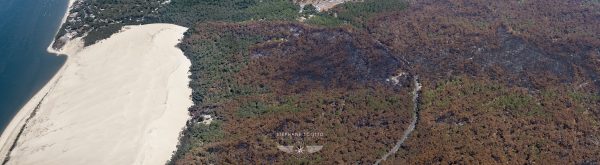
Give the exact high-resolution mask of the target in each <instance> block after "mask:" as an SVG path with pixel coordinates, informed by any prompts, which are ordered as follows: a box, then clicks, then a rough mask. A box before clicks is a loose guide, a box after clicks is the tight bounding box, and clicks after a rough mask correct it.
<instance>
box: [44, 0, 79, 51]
mask: <svg viewBox="0 0 600 165" xmlns="http://www.w3.org/2000/svg"><path fill="white" fill-rule="evenodd" d="M77 1H79V0H69V3H67V11H65V14H64V15H63V17H62V20H61V21H60V25H58V29H56V32H54V38H56V35H57V34H58V32H59V31H60V28H61V27H62V25H63V24H65V22H66V21H67V17H69V14H71V9H73V4H74V3H75V2H77ZM54 38H53V39H52V42H50V44H49V45H48V48H46V51H47V52H48V53H52V54H56V55H60V54H65V52H62V51H61V50H55V49H53V48H52V45H54V42H56V39H54ZM69 42H71V41H69ZM68 44H69V43H66V44H65V46H66V45H68Z"/></svg>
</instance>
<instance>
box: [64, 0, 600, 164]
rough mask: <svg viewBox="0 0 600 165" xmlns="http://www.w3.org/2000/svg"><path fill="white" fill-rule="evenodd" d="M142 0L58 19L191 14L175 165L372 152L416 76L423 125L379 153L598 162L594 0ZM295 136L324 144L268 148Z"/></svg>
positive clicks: (400, 124)
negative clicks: (302, 151)
mask: <svg viewBox="0 0 600 165" xmlns="http://www.w3.org/2000/svg"><path fill="white" fill-rule="evenodd" d="M137 1H140V0H116V1H115V0H112V1H101V0H95V1H94V0H90V1H85V2H84V3H85V4H82V5H79V6H76V7H75V9H74V11H77V13H78V14H79V15H81V14H82V13H86V14H85V15H81V16H77V17H76V18H79V19H80V20H85V21H90V22H87V23H85V21H84V22H81V21H73V22H69V23H66V24H65V26H64V27H63V30H65V29H83V30H81V31H80V32H81V33H78V34H79V35H83V34H84V33H85V34H87V36H86V38H85V41H86V44H93V43H94V42H97V41H98V40H100V39H104V38H107V37H108V36H110V35H111V34H112V33H114V32H115V31H117V30H118V29H120V27H121V26H123V25H129V24H140V23H152V22H166V23H175V24H179V25H182V26H186V27H190V30H189V31H188V32H187V33H186V36H185V38H184V39H183V41H182V43H181V44H180V45H179V47H180V48H181V49H182V50H183V51H184V53H185V55H186V56H187V57H188V58H189V59H190V60H191V61H192V66H191V68H190V71H191V73H192V74H191V76H190V78H191V80H192V81H191V82H190V87H191V88H192V89H193V95H192V96H191V97H192V99H193V101H194V106H193V107H191V108H190V115H191V116H192V120H190V121H189V122H188V127H187V128H185V129H184V131H183V132H182V136H181V140H180V145H179V146H178V150H177V151H176V152H175V153H174V155H173V158H172V160H171V161H170V162H169V163H170V164H207V163H215V164H371V163H373V162H374V161H375V160H376V159H378V158H380V157H381V156H382V155H383V154H384V153H385V152H387V151H389V149H390V148H391V147H392V146H393V145H394V144H395V142H396V141H397V140H398V138H399V137H400V136H402V133H403V131H404V130H405V129H406V128H407V126H408V123H409V122H410V121H411V120H412V116H411V113H412V108H413V105H412V102H411V98H412V94H411V93H410V92H411V89H412V87H413V86H412V83H411V80H412V78H413V77H415V76H419V77H420V79H421V83H422V84H423V90H422V93H421V97H420V99H419V103H420V104H419V110H420V113H419V122H418V123H417V126H416V129H415V131H414V132H413V133H412V134H411V135H410V137H409V138H408V140H407V141H406V142H405V143H404V144H403V145H402V147H401V148H400V150H399V151H398V153H396V154H395V155H392V156H391V157H390V158H388V160H387V161H383V162H382V163H383V164H501V163H502V164H506V163H508V164H535V163H541V164H557V163H562V164H598V163H600V156H598V155H600V124H599V123H600V95H599V93H600V88H599V87H600V81H599V80H598V79H599V78H600V77H598V76H600V75H599V74H600V30H598V29H600V12H599V11H600V3H599V2H598V1H594V0H570V1H563V0H527V1H524V0H519V1H487V0H486V1H484V0H411V1H400V0H365V1H364V2H347V3H344V4H341V5H338V6H336V7H335V8H333V9H330V10H328V11H325V12H316V11H315V10H314V7H311V6H310V5H307V6H305V7H304V10H303V12H299V11H300V6H298V5H296V4H294V3H293V2H292V1H287V0H262V1H261V0H219V1H213V0H171V1H169V3H162V2H159V1H152V2H150V1H148V3H143V4H147V5H141V6H140V5H135V4H139V3H134V2H137ZM126 2H131V3H126ZM107 5H113V7H115V8H111V9H110V10H108V9H107V7H103V6H107ZM140 11H142V12H140ZM128 13H129V14H128ZM142 13H146V14H142ZM92 14H93V15H94V16H95V18H106V19H107V20H114V21H109V22H108V23H106V22H99V21H98V20H104V19H90V18H89V17H90V15H92ZM300 17H304V18H306V20H302V19H299V18H300ZM138 20H139V21H138ZM65 32H68V30H67V31H65ZM391 80H392V81H391ZM207 114H210V115H213V116H215V117H216V121H215V122H213V123H212V124H210V125H204V124H201V123H199V121H201V120H202V117H201V116H202V115H207ZM286 131H287V132H294V131H313V132H323V133H324V136H322V137H318V138H308V137H305V138H300V139H289V138H282V137H278V136H276V135H275V134H276V133H277V132H286ZM298 141H302V142H303V143H306V144H323V145H324V148H323V150H322V151H320V152H317V153H313V154H308V155H291V156H290V155H289V154H287V153H283V152H281V151H279V150H277V148H276V145H278V144H281V145H293V144H295V143H297V142H298Z"/></svg>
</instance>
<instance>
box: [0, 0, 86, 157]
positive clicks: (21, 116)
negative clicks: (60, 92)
mask: <svg viewBox="0 0 600 165" xmlns="http://www.w3.org/2000/svg"><path fill="white" fill-rule="evenodd" d="M75 1H77V0H69V2H68V4H67V10H66V11H65V14H64V15H63V18H62V20H61V23H60V25H59V26H58V29H57V31H56V32H55V35H56V34H57V33H58V31H59V30H60V27H61V26H62V24H64V23H65V21H66V20H67V17H68V15H69V11H70V10H71V8H72V6H73V3H75ZM52 44H54V40H52V42H51V43H50V45H49V46H48V49H47V51H48V52H49V53H54V54H57V55H58V54H65V53H67V52H68V53H75V52H76V51H78V50H79V49H81V47H82V45H83V43H82V42H80V40H79V39H75V40H74V41H73V42H72V43H71V44H70V45H69V46H68V47H69V48H66V49H64V50H65V52H62V53H61V52H57V51H55V50H54V49H52ZM65 47H67V46H65ZM67 49H68V50H67ZM65 65H66V64H65ZM63 68H65V66H64V65H63V66H62V67H61V69H59V70H58V71H57V73H56V74H55V75H54V76H53V77H52V78H51V79H50V81H48V83H47V84H46V85H45V86H44V87H42V89H40V90H39V91H38V92H37V93H36V94H35V95H34V96H33V97H32V98H30V99H29V101H28V102H27V103H26V104H25V105H24V106H23V107H22V108H21V109H20V110H19V112H17V114H16V115H15V116H14V117H13V119H12V120H11V122H10V123H9V124H8V125H7V126H6V128H5V129H4V132H2V135H1V136H0V161H3V160H5V157H6V154H7V153H8V151H9V150H10V149H11V147H12V144H13V141H14V140H15V139H16V137H17V136H18V134H19V132H20V130H21V128H22V127H23V125H24V124H25V122H26V120H27V119H28V118H29V116H31V113H32V112H33V110H34V109H35V107H36V106H37V103H38V102H40V101H41V100H42V98H43V97H44V95H45V94H46V93H48V91H49V90H50V88H51V86H53V84H55V83H56V81H57V79H59V77H60V73H61V72H62V70H63Z"/></svg>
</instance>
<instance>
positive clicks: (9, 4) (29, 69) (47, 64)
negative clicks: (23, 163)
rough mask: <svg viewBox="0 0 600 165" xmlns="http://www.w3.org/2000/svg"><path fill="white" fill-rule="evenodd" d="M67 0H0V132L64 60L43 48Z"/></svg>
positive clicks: (48, 40)
mask: <svg viewBox="0 0 600 165" xmlns="http://www.w3.org/2000/svg"><path fill="white" fill-rule="evenodd" d="M67 3H68V0H27V1H24V0H1V1H0V132H2V131H4V129H5V127H6V125H7V124H8V123H9V122H10V120H11V119H12V118H13V116H14V115H15V114H16V113H17V112H18V111H19V109H20V108H21V107H22V106H23V105H24V104H25V103H27V101H28V100H29V99H30V98H31V97H32V96H33V95H34V94H35V93H36V92H37V91H38V90H40V89H41V88H42V87H43V86H44V85H45V84H46V83H47V82H48V81H49V80H50V79H51V78H52V76H53V75H54V74H55V73H56V72H57V71H58V69H59V68H60V67H61V66H62V65H63V64H64V62H65V60H66V56H57V55H55V54H50V53H48V52H46V48H47V47H48V45H49V44H50V42H52V39H53V38H54V35H55V33H56V31H57V29H58V28H59V26H60V23H61V19H62V17H63V15H64V13H65V11H66V9H67Z"/></svg>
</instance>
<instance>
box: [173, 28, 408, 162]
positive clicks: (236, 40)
mask: <svg viewBox="0 0 600 165" xmlns="http://www.w3.org/2000/svg"><path fill="white" fill-rule="evenodd" d="M233 36H235V37H233ZM213 45H220V46H218V47H213ZM226 45H229V46H226ZM182 47H183V48H184V50H190V51H186V55H188V57H190V59H192V62H197V63H199V64H198V65H197V66H198V68H195V67H192V69H193V70H195V72H193V73H197V74H192V78H193V79H192V83H191V84H192V88H194V89H198V91H203V92H199V93H195V94H197V95H195V96H194V98H198V99H196V100H195V101H196V102H197V103H198V104H197V105H202V106H195V107H194V108H192V109H191V112H192V114H193V115H195V117H194V118H195V119H199V118H200V115H203V114H212V115H215V116H217V119H218V120H219V122H217V124H218V127H219V128H220V129H219V130H217V131H215V130H210V129H205V128H204V127H210V126H203V125H202V124H200V123H190V128H188V129H190V130H189V131H186V133H187V134H184V137H183V139H184V140H182V142H184V144H182V145H180V147H179V148H180V150H181V149H182V148H184V149H185V148H187V151H184V152H183V153H181V155H180V157H178V159H177V160H176V161H175V162H174V163H182V164H185V163H191V162H195V163H210V162H214V163H225V164H227V163H233V164H235V163H244V162H245V163H276V164H281V163H302V162H305V163H319V164H323V163H324V164H331V163H334V164H336V163H356V162H359V163H372V162H374V161H375V160H376V159H377V158H378V157H379V156H380V155H381V154H383V153H384V152H385V151H387V150H388V149H389V146H392V145H393V144H394V143H395V142H396V140H397V137H400V136H402V133H403V131H404V129H406V127H407V125H408V123H409V122H410V120H411V116H410V114H411V108H412V105H411V102H410V99H411V96H410V94H409V91H410V90H411V89H410V87H411V84H410V81H406V80H409V77H408V76H403V77H400V78H398V79H399V80H398V83H394V82H391V81H389V80H388V78H390V77H391V76H394V75H398V73H399V72H401V71H405V70H407V69H406V68H405V67H406V64H405V63H403V62H402V61H400V60H398V59H396V57H395V56H394V55H393V54H391V52H388V50H387V49H385V48H384V47H382V46H381V45H379V44H378V43H377V42H376V41H375V40H372V39H370V38H369V35H367V34H366V33H364V32H356V31H353V30H352V29H348V28H334V29H321V28H314V27H309V26H305V25H300V24H291V23H245V24H241V25H240V24H231V23H210V24H202V26H198V28H197V29H195V30H194V31H192V34H191V35H190V36H189V37H187V38H186V40H184V42H183V44H182ZM195 47H203V49H197V50H198V52H196V51H194V48H195ZM201 51H204V52H206V51H209V52H211V54H208V53H202V52H201ZM213 59H217V60H213ZM213 62H214V63H213ZM403 68H404V69H403ZM196 69H197V70H196ZM403 79H406V80H403ZM403 81H405V82H407V83H406V84H402V82H403ZM220 121H222V122H220ZM211 125H212V124H211ZM193 130H204V131H205V132H206V131H208V132H210V131H213V132H210V133H213V134H218V135H219V138H218V139H215V138H210V136H207V135H205V134H202V133H201V132H195V131H193ZM285 132H289V133H297V132H312V133H322V136H318V137H293V138H290V137H280V136H277V133H285ZM198 141H208V142H210V143H208V142H207V143H206V144H202V145H198V144H197V143H198ZM186 142H187V143H189V144H185V143H186ZM194 143H196V144H194ZM278 145H322V146H323V149H322V150H321V151H319V152H317V153H312V154H300V155H297V154H296V155H294V154H288V153H284V152H282V151H280V150H278V149H277V146H278ZM186 146H187V147H186ZM364 153H375V154H364Z"/></svg>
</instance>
